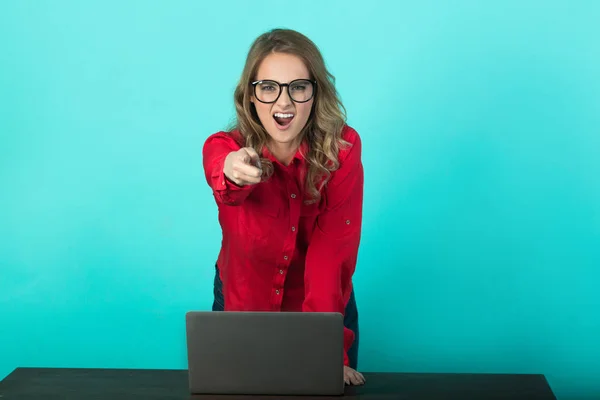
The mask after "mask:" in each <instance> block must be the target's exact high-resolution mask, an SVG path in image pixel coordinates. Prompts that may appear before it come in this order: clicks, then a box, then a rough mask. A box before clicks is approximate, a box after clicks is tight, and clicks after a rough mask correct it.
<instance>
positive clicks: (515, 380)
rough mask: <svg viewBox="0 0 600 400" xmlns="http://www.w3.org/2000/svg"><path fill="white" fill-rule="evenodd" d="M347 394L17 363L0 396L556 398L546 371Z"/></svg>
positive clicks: (431, 377)
mask: <svg viewBox="0 0 600 400" xmlns="http://www.w3.org/2000/svg"><path fill="white" fill-rule="evenodd" d="M364 375H365V378H366V379H367V383H366V384H365V385H364V386H347V387H346V391H345V394H344V396H293V397H286V396H239V395H194V396H190V394H189V391H188V380H187V379H188V375H187V371H186V370H147V369H146V370H144V369H71V368H17V369H15V370H14V371H13V372H12V373H11V374H10V375H8V376H7V377H6V378H5V379H4V380H2V381H0V399H2V400H12V399H19V400H21V399H23V400H29V399H44V400H52V399H62V400H71V399H73V400H74V399H77V400H104V399H106V400H124V399H128V400H131V399H136V398H139V399H144V400H154V399H171V400H179V399H222V400H238V399H240V400H241V399H269V400H272V399H275V398H285V399H302V400H309V399H328V400H331V399H332V398H334V399H335V398H353V399H367V400H369V399H372V400H375V399H377V400H382V399H390V400H391V399H397V400H401V399H415V400H420V399H422V400H434V399H445V400H448V399H460V400H471V399H473V400H474V399H483V400H500V399H512V400H520V399H522V400H547V399H548V400H549V399H556V397H555V396H554V394H553V393H552V390H551V389H550V386H549V385H548V382H547V381H546V378H545V377H544V376H543V375H529V374H525V375H513V374H419V373H364Z"/></svg>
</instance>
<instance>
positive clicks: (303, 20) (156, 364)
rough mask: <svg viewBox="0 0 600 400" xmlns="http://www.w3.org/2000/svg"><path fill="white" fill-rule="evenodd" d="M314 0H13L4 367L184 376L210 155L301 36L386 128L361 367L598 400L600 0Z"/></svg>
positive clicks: (358, 113)
mask: <svg viewBox="0 0 600 400" xmlns="http://www.w3.org/2000/svg"><path fill="white" fill-rule="evenodd" d="M451 3H452V5H450V4H451ZM301 4H302V5H301V6H300V3H298V6H293V5H292V6H290V7H288V6H287V5H286V6H285V7H282V6H281V2H279V1H261V2H245V1H244V2H242V1H240V2H231V1H219V2H211V3H208V2H199V1H177V2H166V1H165V2H159V1H154V2H147V1H141V0H140V1H127V2H121V1H103V2H93V3H92V2H79V1H70V2H67V1H36V2H34V1H17V0H11V1H3V2H1V3H0V377H4V376H5V375H6V374H8V373H10V372H11V371H12V370H13V368H15V367H17V366H55V367H140V368H185V366H186V358H185V343H184V326H183V323H184V319H183V318H184V313H185V312H186V311H187V310H190V309H209V308H210V304H211V284H212V280H211V279H212V277H213V271H214V270H213V263H214V261H215V258H216V254H217V251H218V246H219V241H220V231H219V228H218V223H217V219H216V208H215V205H214V203H213V199H212V197H211V194H210V191H209V189H208V187H207V185H206V183H205V181H204V176H203V171H202V164H201V147H202V144H203V141H204V140H205V138H206V137H207V136H208V135H209V134H211V133H213V132H215V131H217V130H220V129H222V128H224V127H225V126H226V124H227V123H228V122H229V120H230V118H231V116H232V115H233V106H232V91H233V89H234V85H235V83H236V80H237V78H238V76H239V74H240V72H241V68H242V64H243V61H244V58H245V55H246V51H247V49H248V46H249V45H250V43H251V41H252V40H253V38H254V37H255V36H257V35H258V34H260V33H262V32H263V31H264V30H266V29H269V28H271V27H274V26H286V27H291V28H295V29H298V30H300V31H302V32H304V33H306V34H307V35H308V36H309V37H311V38H312V39H313V40H314V41H315V42H316V43H317V44H318V45H319V46H320V47H321V49H322V51H323V53H324V55H325V57H326V60H327V63H328V65H329V66H330V68H331V70H332V72H333V73H334V74H335V75H336V77H337V79H338V88H339V90H340V92H341V94H342V97H343V100H344V102H345V105H346V106H347V108H348V113H349V123H350V124H351V125H352V126H354V127H355V128H356V129H357V130H358V132H359V133H360V134H361V135H362V137H363V142H364V164H365V169H366V193H365V209H364V236H363V241H362V247H361V250H360V262H359V265H358V270H357V273H356V286H357V300H358V302H359V306H360V312H361V323H362V325H361V329H362V330H361V338H362V342H361V354H360V357H361V369H362V370H364V371H425V372H427V371H443V372H449V371H450V372H465V371H468V372H514V373H543V374H546V376H547V378H548V380H549V382H550V384H551V386H552V388H553V389H554V390H555V392H556V393H557V395H558V396H559V398H561V399H569V398H589V399H591V398H599V397H600V362H599V359H600V340H599V338H600V290H599V288H598V287H599V283H600V179H599V177H600V156H599V154H598V153H599V152H600V73H599V71H600V44H599V40H598V38H600V24H598V23H597V22H598V20H600V3H598V2H594V1H587V2H586V1H576V2H573V1H527V2H523V1H496V2H494V3H491V2H479V1H457V2H446V1H438V2H431V1H428V2H411V3H408V2H392V1H389V2H386V3H378V2H374V1H314V2H302V3H301Z"/></svg>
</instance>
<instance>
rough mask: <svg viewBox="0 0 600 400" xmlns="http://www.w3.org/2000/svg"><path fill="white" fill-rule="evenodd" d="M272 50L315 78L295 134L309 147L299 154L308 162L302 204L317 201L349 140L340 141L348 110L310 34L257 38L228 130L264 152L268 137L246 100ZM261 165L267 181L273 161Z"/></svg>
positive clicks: (267, 34) (281, 31)
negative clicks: (308, 109)
mask: <svg viewBox="0 0 600 400" xmlns="http://www.w3.org/2000/svg"><path fill="white" fill-rule="evenodd" d="M271 53H288V54H293V55H295V56H297V57H299V58H300V59H302V60H303V62H304V63H305V65H306V67H307V69H308V71H309V73H310V75H311V76H310V78H311V79H314V80H315V81H316V82H317V84H316V88H315V90H316V92H315V97H314V100H313V107H312V110H311V115H310V117H309V119H308V122H307V123H306V126H305V127H304V129H303V130H302V131H301V132H300V135H299V139H300V143H301V142H303V141H305V140H306V143H307V145H308V146H307V149H308V151H307V154H302V156H303V157H304V159H305V160H306V161H307V164H308V167H307V169H306V171H305V174H304V179H305V191H306V194H307V196H306V197H307V198H308V200H307V201H306V202H307V203H311V202H316V201H318V200H319V199H320V197H321V190H322V188H323V187H324V186H325V185H326V184H327V182H328V181H329V178H330V176H331V173H332V172H333V171H335V170H336V169H338V168H339V160H338V151H339V150H340V148H341V147H342V146H346V145H348V143H347V142H345V141H344V140H342V129H343V128H344V125H345V124H346V109H345V108H344V105H343V104H342V102H341V101H340V99H339V96H338V93H337V90H336V88H335V77H334V76H333V75H332V74H331V73H330V72H329V71H328V70H327V68H326V66H325V62H324V60H323V56H322V55H321V52H320V51H319V49H318V48H317V46H316V45H315V44H314V43H313V42H312V41H311V40H310V39H309V38H307V37H306V36H304V35H303V34H301V33H299V32H296V31H294V30H290V29H273V30H270V31H268V32H265V33H263V34H262V35H260V36H259V37H258V38H256V40H255V41H254V42H253V44H252V46H251V47H250V50H249V52H248V56H247V58H246V62H245V65H244V69H243V72H242V75H241V78H240V80H239V82H238V84H237V87H236V89H235V93H234V102H235V108H236V119H235V121H234V122H233V124H232V125H231V126H230V129H231V130H233V129H236V130H238V131H239V132H240V133H241V135H242V137H243V138H244V140H245V144H242V145H245V146H246V147H252V148H254V149H255V150H256V151H257V153H258V154H262V151H263V148H264V146H266V145H267V142H268V139H269V135H268V133H267V132H266V130H265V129H264V127H263V126H262V124H261V122H260V120H259V118H258V114H257V113H256V109H255V107H254V104H253V103H252V102H251V101H250V98H251V96H252V95H253V91H252V85H251V82H252V81H253V80H254V79H255V78H256V74H257V72H258V68H259V66H260V63H261V62H262V61H263V60H264V59H265V57H267V56H268V55H269V54H271ZM261 163H262V165H263V179H265V180H266V179H268V178H269V177H270V176H271V175H272V173H273V165H272V163H271V162H270V160H268V159H265V158H262V159H261Z"/></svg>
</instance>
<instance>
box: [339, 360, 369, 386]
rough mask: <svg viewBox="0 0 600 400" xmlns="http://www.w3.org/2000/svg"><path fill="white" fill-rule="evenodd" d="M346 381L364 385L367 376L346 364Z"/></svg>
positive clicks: (348, 383) (351, 383) (347, 383)
mask: <svg viewBox="0 0 600 400" xmlns="http://www.w3.org/2000/svg"><path fill="white" fill-rule="evenodd" d="M344 382H346V385H363V384H364V383H365V377H364V376H363V374H361V373H360V372H358V371H356V370H354V369H352V368H350V367H348V366H346V365H344Z"/></svg>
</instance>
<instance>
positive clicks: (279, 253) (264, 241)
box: [203, 126, 363, 365]
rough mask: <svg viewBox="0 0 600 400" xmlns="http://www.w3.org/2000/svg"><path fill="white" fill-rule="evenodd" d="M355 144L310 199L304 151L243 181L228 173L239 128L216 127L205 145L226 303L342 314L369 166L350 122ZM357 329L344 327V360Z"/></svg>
mask: <svg viewBox="0 0 600 400" xmlns="http://www.w3.org/2000/svg"><path fill="white" fill-rule="evenodd" d="M342 137H343V139H344V140H346V141H347V142H349V143H350V144H351V146H350V147H348V148H343V149H342V150H340V152H339V157H338V159H339V162H340V167H339V169H338V170H336V171H334V172H333V173H332V175H331V179H330V181H329V182H328V183H327V185H326V186H325V188H324V189H323V190H322V194H321V200H320V201H319V202H317V203H312V204H310V203H309V204H307V203H305V202H304V200H305V196H304V194H303V192H304V190H303V189H304V183H303V182H302V176H304V174H303V173H302V172H303V170H304V171H306V169H305V168H306V167H307V163H306V161H305V160H304V159H303V158H302V156H301V155H300V151H298V153H297V154H296V155H295V157H294V159H293V161H292V162H291V163H290V164H289V165H288V166H286V165H284V164H282V163H280V162H279V161H277V160H276V159H275V157H273V155H272V154H271V153H270V152H269V151H268V150H265V151H264V154H263V156H264V157H267V158H268V159H270V160H271V161H272V163H273V167H274V172H273V175H272V176H271V178H269V180H267V181H265V182H261V183H259V184H256V185H249V186H242V187H239V186H237V185H235V184H233V183H232V182H230V181H229V180H228V179H226V177H225V175H224V173H223V166H224V161H225V157H226V156H227V155H228V154H229V153H230V152H232V151H236V150H239V149H240V148H241V147H243V146H244V145H243V140H242V138H241V135H240V134H239V132H237V131H232V132H218V133H215V134H213V135H211V136H210V137H209V138H208V139H207V140H206V142H205V144H204V148H203V164H204V171H205V174H206V179H207V182H208V184H209V185H210V187H211V188H212V190H213V195H214V198H215V200H216V202H217V206H218V210H219V223H220V225H221V228H222V231H223V238H222V244H221V250H220V252H219V256H218V259H217V265H218V267H219V271H220V277H221V279H222V281H223V295H224V300H225V310H226V311H230V310H236V311H305V312H311V311H317V312H339V313H341V314H344V311H345V307H346V304H347V302H348V300H349V297H350V293H351V291H352V275H353V273H354V270H355V266H356V260H357V255H358V247H359V242H360V234H361V224H362V203H363V166H362V161H361V141H360V137H359V135H358V133H357V132H356V131H355V130H354V129H352V128H351V127H349V126H345V127H344V130H343V133H342ZM353 341H354V333H353V332H352V331H351V330H349V329H347V328H345V329H344V349H345V352H344V364H345V365H349V364H348V356H347V352H348V349H349V348H350V346H351V344H352V342H353Z"/></svg>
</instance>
